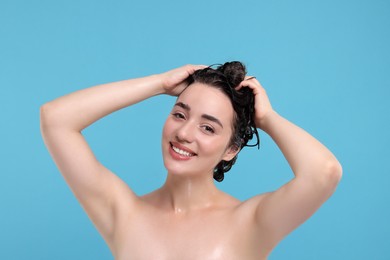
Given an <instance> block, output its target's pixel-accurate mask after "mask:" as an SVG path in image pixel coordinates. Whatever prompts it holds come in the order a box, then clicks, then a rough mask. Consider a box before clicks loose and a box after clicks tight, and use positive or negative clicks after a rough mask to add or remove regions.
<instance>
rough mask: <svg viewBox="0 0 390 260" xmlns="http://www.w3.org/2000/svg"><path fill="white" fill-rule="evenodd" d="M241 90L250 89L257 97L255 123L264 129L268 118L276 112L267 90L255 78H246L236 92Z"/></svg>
mask: <svg viewBox="0 0 390 260" xmlns="http://www.w3.org/2000/svg"><path fill="white" fill-rule="evenodd" d="M241 88H250V89H252V91H253V94H254V96H255V123H256V127H258V128H260V129H262V130H264V129H263V126H264V122H265V121H266V118H268V116H270V115H272V114H273V112H274V110H273V108H272V106H271V103H270V101H269V99H268V96H267V93H266V91H265V89H264V88H263V87H262V86H261V84H260V82H259V81H258V80H257V79H256V78H255V77H250V76H246V77H245V79H244V80H243V81H242V82H241V83H240V84H239V85H238V86H237V87H236V90H239V89H241Z"/></svg>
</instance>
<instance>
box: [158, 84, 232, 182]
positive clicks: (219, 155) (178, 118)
mask: <svg viewBox="0 0 390 260" xmlns="http://www.w3.org/2000/svg"><path fill="white" fill-rule="evenodd" d="M233 113H234V110H233V107H232V105H231V102H230V100H229V98H228V97H227V96H226V95H225V94H224V93H222V92H221V91H220V90H218V89H216V88H214V87H210V86H207V85H204V84H200V83H193V84H192V85H190V86H189V87H188V88H187V89H186V90H185V91H184V92H183V93H182V94H181V95H180V96H179V98H178V99H177V101H176V103H175V105H174V107H173V109H172V111H171V114H170V115H169V116H168V118H167V120H166V122H165V125H164V129H163V136H162V150H163V158H164V165H165V167H166V168H167V170H168V172H169V173H170V174H175V175H176V174H177V175H188V176H190V175H201V174H206V175H208V176H212V173H213V170H214V168H215V166H216V165H217V164H218V163H219V162H220V161H221V160H226V161H230V160H231V159H232V158H233V157H234V156H235V155H236V153H237V151H235V149H233V148H232V147H230V138H231V136H232V121H233Z"/></svg>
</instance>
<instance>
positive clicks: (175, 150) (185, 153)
mask: <svg viewBox="0 0 390 260" xmlns="http://www.w3.org/2000/svg"><path fill="white" fill-rule="evenodd" d="M169 144H170V146H171V149H169V150H170V152H171V155H172V156H173V157H174V158H176V159H181V160H187V159H190V158H191V157H193V156H195V155H196V153H194V152H193V151H192V150H191V149H189V148H187V147H185V146H183V145H181V144H179V143H176V142H170V143H169Z"/></svg>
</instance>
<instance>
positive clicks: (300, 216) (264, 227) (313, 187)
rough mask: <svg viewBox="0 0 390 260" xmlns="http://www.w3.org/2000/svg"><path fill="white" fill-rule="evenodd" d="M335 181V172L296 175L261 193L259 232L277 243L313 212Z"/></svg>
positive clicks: (331, 188)
mask: <svg viewBox="0 0 390 260" xmlns="http://www.w3.org/2000/svg"><path fill="white" fill-rule="evenodd" d="M338 181H339V177H338V176H337V175H336V174H324V175H323V178H317V179H316V178H312V179H308V178H302V177H301V178H299V177H295V178H294V179H292V180H291V181H290V182H288V183H287V184H285V185H283V186H282V187H281V188H279V189H278V190H276V191H274V192H270V193H266V194H263V195H261V198H260V199H258V202H257V205H256V212H255V221H256V225H257V227H258V230H259V231H260V236H264V238H265V239H266V240H267V241H268V243H270V244H273V245H276V243H278V242H279V241H280V240H282V239H283V238H284V237H285V236H286V235H287V234H289V233H290V232H291V231H293V230H294V229H295V228H297V227H298V226H299V225H300V224H302V223H303V222H304V221H306V220H307V219H308V218H309V217H310V216H311V215H313V214H314V212H315V211H316V210H317V209H318V208H319V207H320V206H321V205H322V204H323V203H324V202H325V201H326V200H327V199H328V198H329V197H330V195H331V194H332V193H333V191H334V190H335V188H336V185H337V183H338Z"/></svg>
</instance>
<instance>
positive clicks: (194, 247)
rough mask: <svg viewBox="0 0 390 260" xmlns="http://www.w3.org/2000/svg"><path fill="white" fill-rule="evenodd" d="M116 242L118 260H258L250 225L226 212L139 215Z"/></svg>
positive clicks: (129, 223)
mask: <svg viewBox="0 0 390 260" xmlns="http://www.w3.org/2000/svg"><path fill="white" fill-rule="evenodd" d="M117 239H118V240H117V242H118V243H117V244H118V247H117V254H118V257H117V259H226V260H227V259H251V257H249V256H248V254H252V255H257V258H255V259H259V258H258V252H255V251H258V249H259V248H258V247H256V246H255V243H254V237H253V235H252V232H251V228H250V226H249V224H248V223H247V221H246V220H245V219H243V218H241V217H240V216H236V215H234V214H229V213H228V212H217V213H212V214H200V215H183V216H180V215H179V216H177V215H170V214H142V215H140V216H136V217H134V218H133V219H132V220H131V221H129V222H128V223H127V224H126V225H123V228H122V229H121V231H120V236H118V237H117ZM243 256H247V257H246V258H245V257H244V258H243Z"/></svg>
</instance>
